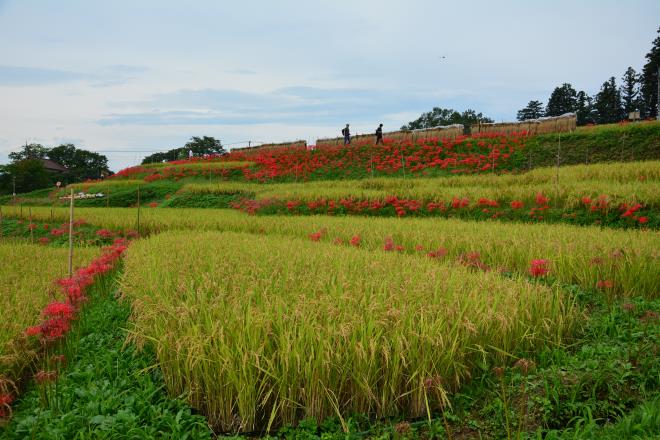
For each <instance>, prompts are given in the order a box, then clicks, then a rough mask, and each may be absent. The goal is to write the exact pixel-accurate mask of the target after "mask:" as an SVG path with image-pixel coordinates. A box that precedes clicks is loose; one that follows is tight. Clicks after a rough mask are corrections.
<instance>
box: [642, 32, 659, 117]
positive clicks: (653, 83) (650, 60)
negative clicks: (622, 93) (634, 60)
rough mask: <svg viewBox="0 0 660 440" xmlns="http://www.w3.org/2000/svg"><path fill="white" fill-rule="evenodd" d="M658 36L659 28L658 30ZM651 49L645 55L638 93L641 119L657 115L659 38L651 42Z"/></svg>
mask: <svg viewBox="0 0 660 440" xmlns="http://www.w3.org/2000/svg"><path fill="white" fill-rule="evenodd" d="M658 34H660V28H658ZM652 44H653V47H651V50H650V51H649V53H647V54H646V64H644V67H643V69H642V76H641V85H640V91H641V95H642V99H641V100H640V104H641V109H640V110H641V113H642V117H643V118H648V117H651V118H655V117H657V115H658V66H660V36H658V37H656V39H655V40H653V43H652Z"/></svg>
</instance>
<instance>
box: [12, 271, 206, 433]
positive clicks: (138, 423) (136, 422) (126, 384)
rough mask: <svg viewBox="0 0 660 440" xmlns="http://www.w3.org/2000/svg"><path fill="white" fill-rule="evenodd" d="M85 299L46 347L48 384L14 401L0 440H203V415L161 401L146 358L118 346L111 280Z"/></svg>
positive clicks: (123, 307) (120, 325)
mask: <svg viewBox="0 0 660 440" xmlns="http://www.w3.org/2000/svg"><path fill="white" fill-rule="evenodd" d="M89 293H90V297H91V298H92V299H91V301H90V303H89V304H88V305H87V307H86V309H85V311H84V312H83V313H82V314H81V316H80V318H79V320H78V322H77V324H76V325H75V326H74V328H73V330H72V331H71V332H70V333H69V335H68V337H67V339H66V341H65V342H63V343H61V344H60V345H59V346H56V347H53V349H52V353H55V354H57V357H55V359H63V361H59V362H57V364H55V365H54V364H53V362H52V361H51V362H48V361H44V365H43V369H44V370H52V371H48V372H49V373H51V374H50V375H42V377H47V378H48V380H41V381H40V382H35V383H33V384H32V385H31V387H30V388H29V390H28V391H27V392H26V393H25V394H24V396H23V397H22V398H21V399H20V400H19V401H18V402H17V404H16V406H15V407H14V410H13V417H12V419H11V421H10V423H9V424H8V425H7V426H6V427H5V428H4V429H3V428H2V427H0V439H7V440H10V439H12V440H13V439H25V438H39V439H53V440H55V439H83V438H84V439H89V438H121V439H156V438H159V439H162V438H171V439H208V438H210V432H209V430H208V427H207V426H206V422H205V420H204V418H203V417H200V416H196V415H192V413H191V411H190V408H189V407H187V406H186V405H185V404H183V402H182V401H180V400H177V399H170V398H168V397H167V395H166V393H165V390H164V389H163V388H164V387H163V381H162V375H161V373H160V370H159V369H158V368H154V367H153V365H154V362H155V359H154V357H153V354H151V352H149V351H148V350H147V351H144V350H143V351H142V352H140V353H138V352H137V351H136V349H135V346H134V345H130V344H129V345H126V342H125V337H126V331H125V330H124V329H125V328H126V325H127V323H126V321H127V318H128V316H129V314H130V306H129V304H128V303H119V302H118V301H117V300H116V299H115V295H116V286H115V283H114V279H113V277H112V276H111V278H110V279H106V280H104V282H101V283H98V284H96V285H94V286H93V287H92V288H91V290H90V292H89ZM59 356H63V358H62V357H59ZM51 359H53V358H51ZM42 371H43V370H42ZM53 372H54V373H55V374H54V375H53V374H52V373H53ZM53 376H54V377H53Z"/></svg>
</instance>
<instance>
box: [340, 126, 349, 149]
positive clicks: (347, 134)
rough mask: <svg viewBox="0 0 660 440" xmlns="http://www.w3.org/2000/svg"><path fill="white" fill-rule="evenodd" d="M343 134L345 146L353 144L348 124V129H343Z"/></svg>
mask: <svg viewBox="0 0 660 440" xmlns="http://www.w3.org/2000/svg"><path fill="white" fill-rule="evenodd" d="M341 134H343V135H344V145H347V144H350V143H351V131H350V130H349V128H348V124H346V127H344V128H342V129H341Z"/></svg>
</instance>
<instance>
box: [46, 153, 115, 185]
mask: <svg viewBox="0 0 660 440" xmlns="http://www.w3.org/2000/svg"><path fill="white" fill-rule="evenodd" d="M48 158H49V159H52V160H54V161H55V162H57V163H59V164H60V165H63V166H65V167H66V168H68V170H69V171H68V172H67V178H68V180H69V181H71V182H79V181H82V180H86V179H98V178H100V177H101V174H102V173H103V174H109V173H110V170H109V169H108V158H107V157H105V156H104V155H102V154H99V153H95V152H93V151H87V150H83V149H82V148H76V146H75V145H73V144H62V145H59V146H57V147H54V148H51V149H50V150H48Z"/></svg>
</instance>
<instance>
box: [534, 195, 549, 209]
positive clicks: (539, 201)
mask: <svg viewBox="0 0 660 440" xmlns="http://www.w3.org/2000/svg"><path fill="white" fill-rule="evenodd" d="M549 201H550V199H549V198H547V197H546V196H544V195H543V193H541V192H539V193H536V204H537V205H539V206H544V205H547V204H548V202H549Z"/></svg>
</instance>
